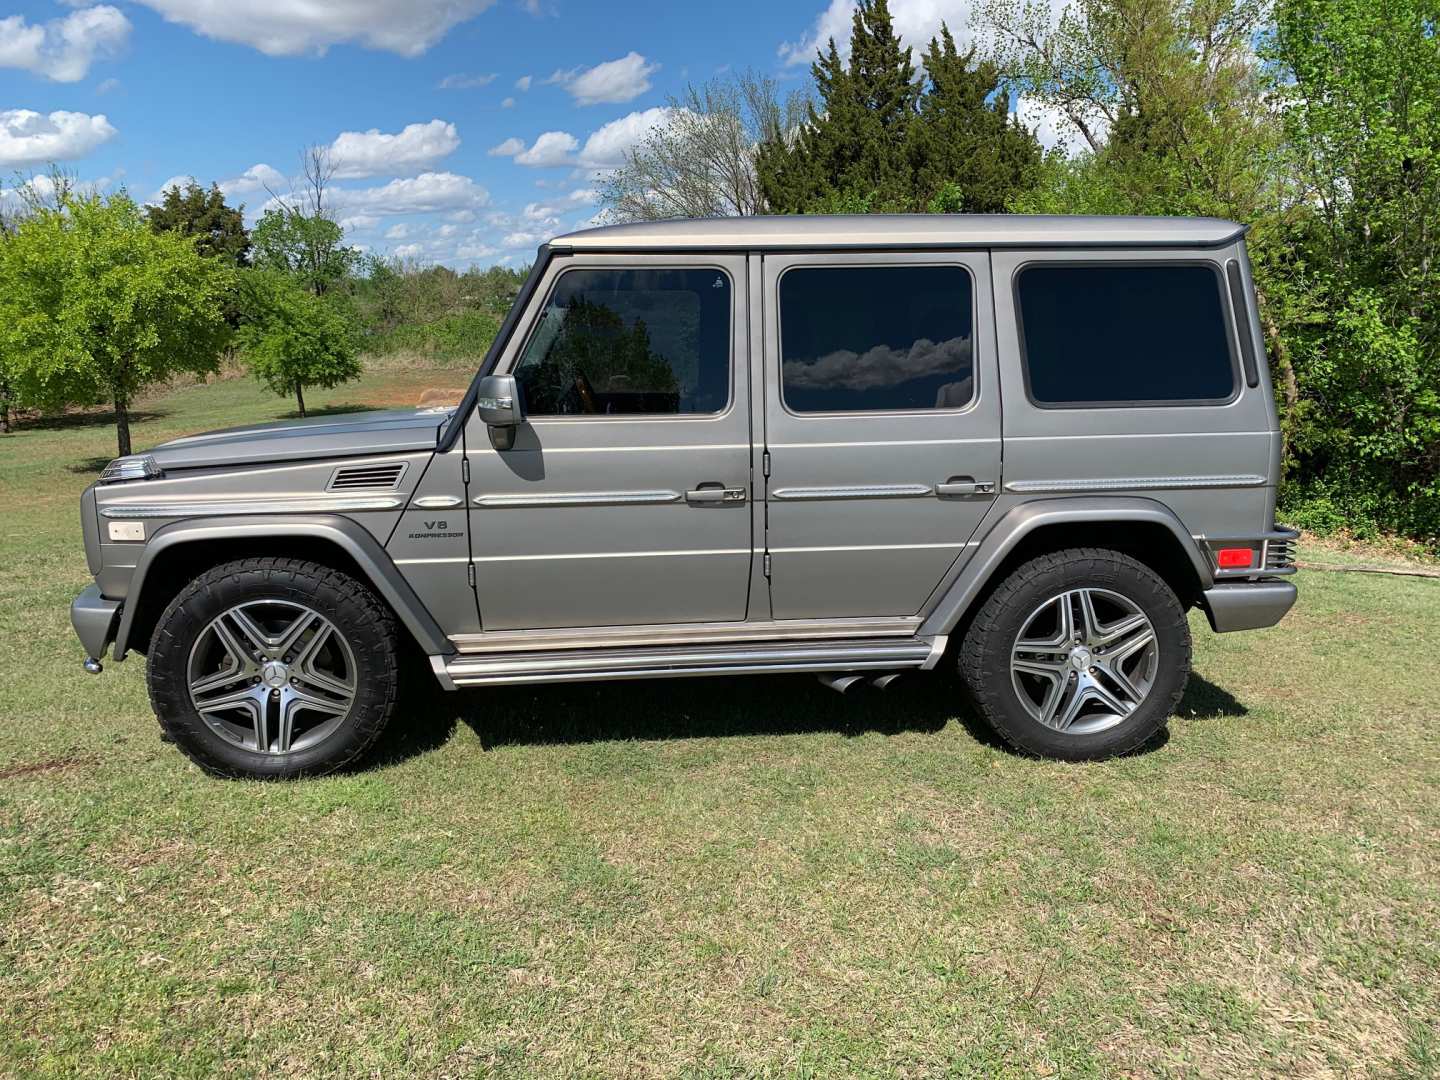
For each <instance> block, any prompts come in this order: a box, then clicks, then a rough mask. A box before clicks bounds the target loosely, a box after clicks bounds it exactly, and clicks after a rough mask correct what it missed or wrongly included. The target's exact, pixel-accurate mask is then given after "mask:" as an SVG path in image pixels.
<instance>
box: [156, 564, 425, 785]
mask: <svg viewBox="0 0 1440 1080" xmlns="http://www.w3.org/2000/svg"><path fill="white" fill-rule="evenodd" d="M257 600H278V601H289V602H291V603H298V604H302V605H304V606H305V607H307V608H310V609H311V610H312V611H315V612H316V613H318V614H320V615H322V616H323V617H325V618H326V619H329V620H330V622H331V623H332V624H333V625H334V627H335V628H336V629H337V630H338V631H339V632H340V633H341V634H342V635H344V637H345V639H346V641H347V642H348V644H349V646H350V649H351V652H352V653H353V655H354V659H355V667H356V672H355V676H356V684H357V688H356V692H355V698H354V701H353V703H352V705H351V707H350V710H349V712H348V713H347V714H346V715H345V717H344V719H343V720H342V721H341V723H340V725H339V726H338V727H337V728H336V729H335V731H334V732H333V734H331V735H329V736H328V737H327V738H325V739H324V741H322V742H320V743H319V744H318V745H315V746H310V747H306V748H302V749H300V750H296V751H294V752H293V753H285V754H279V753H268V754H267V753H258V752H256V751H253V750H250V749H248V748H246V747H243V746H238V745H236V744H234V743H232V742H230V741H228V740H226V739H224V738H222V737H221V736H220V735H218V734H216V733H215V732H214V731H212V730H211V729H210V727H209V726H208V725H207V724H206V723H205V721H204V720H203V719H202V718H201V716H200V714H199V713H198V712H197V711H196V710H195V707H194V705H193V703H192V702H191V698H190V691H189V682H188V677H187V668H188V665H189V658H190V651H191V648H192V647H193V645H194V643H195V641H196V638H197V636H198V635H200V634H201V633H202V631H203V630H204V629H205V627H207V626H208V625H209V624H210V622H211V621H212V620H213V619H215V618H216V617H218V616H219V615H220V614H221V613H222V612H224V611H226V610H228V609H230V608H232V607H234V606H236V605H237V604H242V603H248V602H251V601H257ZM398 664H399V645H398V637H397V632H396V625H395V618H394V616H393V615H392V614H391V612H390V609H389V608H388V607H386V606H385V604H384V603H382V602H381V601H380V600H379V599H378V598H377V597H376V596H375V594H374V593H373V592H371V591H370V589H369V588H368V587H367V586H366V585H365V584H363V583H362V582H359V581H357V580H355V579H354V578H353V577H351V576H350V575H348V574H344V573H342V572H340V571H339V570H334V569H331V568H330V567H327V566H322V565H320V564H319V563H314V562H307V561H304V560H301V559H285V558H251V559H240V560H237V561H235V562H228V563H224V564H223V565H220V566H217V567H214V568H213V569H211V570H207V571H206V572H205V573H203V574H201V575H200V576H199V577H197V578H196V579H195V580H194V581H192V582H190V583H189V584H188V585H186V586H185V587H184V588H183V589H181V590H180V593H179V595H177V596H176V597H175V599H174V600H172V601H171V602H170V605H169V606H168V607H167V608H166V609H165V611H164V613H163V614H162V615H161V616H160V619H159V621H158V622H157V623H156V624H155V631H154V633H153V635H152V636H151V639H150V649H149V667H148V682H149V689H150V704H151V707H152V708H153V709H154V710H155V715H156V717H157V718H158V719H159V721H160V726H161V729H162V730H163V731H164V733H165V734H166V735H167V736H169V738H170V739H171V740H173V741H174V743H175V744H176V745H177V746H178V747H179V748H180V749H181V750H182V751H183V752H184V753H185V755H186V756H187V757H189V758H190V760H191V761H193V762H195V764H197V765H199V766H200V767H201V768H202V769H204V770H205V771H206V772H207V773H209V774H210V775H212V776H218V777H223V778H240V777H250V778H254V779H264V780H279V779H291V778H296V777H302V776H320V775H323V774H325V773H331V772H335V771H336V770H338V769H343V768H346V767H347V766H350V765H352V764H354V763H355V762H356V761H357V760H359V759H360V758H361V757H362V756H363V755H364V754H365V753H366V751H368V750H369V749H370V748H371V747H372V746H373V745H374V744H375V741H376V740H377V739H378V738H379V737H380V735H381V733H382V732H383V731H384V729H385V725H386V724H387V723H388V722H389V720H390V716H391V714H392V713H393V712H394V709H395V703H396V700H397V697H398V686H399V670H398Z"/></svg>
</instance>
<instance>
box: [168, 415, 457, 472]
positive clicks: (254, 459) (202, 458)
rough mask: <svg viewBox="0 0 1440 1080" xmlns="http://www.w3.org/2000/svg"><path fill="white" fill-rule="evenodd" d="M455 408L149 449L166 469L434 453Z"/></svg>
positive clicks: (332, 420)
mask: <svg viewBox="0 0 1440 1080" xmlns="http://www.w3.org/2000/svg"><path fill="white" fill-rule="evenodd" d="M454 414H455V409H454V407H453V406H446V407H444V408H431V409H395V410H390V411H385V412H364V413H350V414H346V415H342V416H318V417H311V418H309V419H306V420H282V421H280V422H279V423H275V424H257V425H255V426H253V427H240V428H227V429H225V430H223V431H208V432H206V433H204V434H203V435H187V436H185V437H184V438H183V439H173V440H171V441H170V442H167V443H161V444H160V445H159V446H157V447H155V448H154V449H153V450H150V451H149V454H150V456H151V457H153V458H154V459H155V461H156V463H157V464H158V465H159V466H160V467H161V468H162V469H206V468H223V467H225V466H229V465H251V464H257V463H260V462H272V461H304V460H306V459H309V458H329V457H353V456H356V455H361V454H364V455H373V454H390V453H403V452H410V451H416V450H433V449H435V444H436V442H437V441H438V440H439V437H440V432H441V430H442V429H443V428H444V427H445V424H446V423H447V422H448V421H449V420H450V417H452V416H453V415H454Z"/></svg>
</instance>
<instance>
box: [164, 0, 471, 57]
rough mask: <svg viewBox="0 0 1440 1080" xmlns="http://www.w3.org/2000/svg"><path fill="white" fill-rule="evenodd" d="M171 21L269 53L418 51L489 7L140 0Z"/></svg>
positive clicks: (440, 0) (464, 0)
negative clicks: (352, 47)
mask: <svg viewBox="0 0 1440 1080" xmlns="http://www.w3.org/2000/svg"><path fill="white" fill-rule="evenodd" d="M139 2H140V3H143V4H144V5H145V6H146V7H150V8H153V9H155V10H156V11H158V12H159V13H160V14H161V15H163V16H164V17H165V18H166V19H168V20H169V21H170V22H175V23H181V24H183V25H185V26H188V27H190V28H191V29H192V30H194V31H196V32H197V33H200V34H204V35H205V36H206V37H211V38H216V39H218V40H220V41H233V42H238V43H239V44H241V45H250V46H253V47H254V48H256V49H259V50H260V51H261V52H263V53H266V54H268V55H270V56H298V55H302V54H304V53H316V54H319V53H323V52H324V51H325V50H326V49H327V48H329V47H330V46H331V45H338V44H340V43H341V42H358V43H359V44H361V45H366V46H368V47H370V48H372V49H386V50H388V51H390V52H394V53H399V54H400V55H401V56H419V55H420V54H421V53H423V52H424V51H425V50H426V49H428V48H430V46H432V45H434V44H435V43H436V42H437V41H439V40H440V39H441V38H443V37H444V36H445V35H446V34H447V33H448V32H449V31H450V29H451V28H452V27H454V26H457V25H458V24H460V23H462V22H465V21H466V20H468V19H471V18H474V17H475V16H476V15H478V14H480V13H481V12H482V11H484V10H485V9H487V8H489V7H492V6H493V5H494V4H495V0H409V2H407V3H404V4H396V3H392V2H390V0H325V2H324V3H318V2H315V0H311V2H308V3H296V2H295V0H247V2H246V3H234V2H231V3H224V2H221V0H139Z"/></svg>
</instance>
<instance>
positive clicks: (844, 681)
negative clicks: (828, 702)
mask: <svg viewBox="0 0 1440 1080" xmlns="http://www.w3.org/2000/svg"><path fill="white" fill-rule="evenodd" d="M815 677H816V678H817V679H819V680H820V681H821V682H822V683H824V684H825V685H826V686H828V687H829V688H830V689H831V690H834V691H835V692H836V693H840V694H843V693H845V691H846V690H849V689H850V687H852V686H854V685H855V684H856V683H857V682H860V681H861V680H862V679H864V678H865V676H864V675H855V674H852V673H849V672H844V671H818V672H816V673H815Z"/></svg>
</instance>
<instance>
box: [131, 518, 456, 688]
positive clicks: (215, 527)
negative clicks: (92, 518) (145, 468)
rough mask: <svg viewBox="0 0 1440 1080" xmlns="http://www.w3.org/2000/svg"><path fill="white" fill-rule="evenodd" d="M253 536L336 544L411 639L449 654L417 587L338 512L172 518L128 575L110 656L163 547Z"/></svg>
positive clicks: (429, 651)
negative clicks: (127, 588)
mask: <svg viewBox="0 0 1440 1080" xmlns="http://www.w3.org/2000/svg"><path fill="white" fill-rule="evenodd" d="M246 537H253V538H254V539H256V540H274V539H275V538H277V537H296V538H301V537H303V538H306V539H311V540H320V541H323V542H326V543H330V544H334V545H335V546H336V547H337V548H339V549H340V550H341V551H343V552H345V554H346V555H348V556H350V558H351V559H353V560H354V561H355V564H356V565H357V566H358V567H359V568H360V571H361V573H362V574H363V575H364V577H365V579H366V580H367V581H368V582H369V584H370V585H371V587H372V588H374V589H375V591H376V592H378V593H379V594H380V596H381V598H382V599H383V600H384V601H385V602H386V603H387V604H389V605H390V608H391V610H393V611H394V612H395V615H396V616H397V617H398V618H399V619H400V621H401V622H402V623H403V624H404V625H405V628H406V629H407V630H409V631H410V633H411V635H412V636H413V637H414V638H415V642H416V644H417V645H419V646H420V648H421V649H422V650H424V652H425V653H426V654H427V655H430V656H440V655H444V654H447V653H450V652H453V651H454V650H453V648H452V647H451V645H450V641H449V639H448V638H447V637H446V636H445V633H444V631H442V630H441V629H440V627H439V625H438V624H437V623H436V622H435V618H434V616H432V615H431V614H430V612H429V611H428V610H427V609H426V607H425V605H424V604H423V603H421V601H420V598H419V597H418V596H416V595H415V590H414V589H412V588H411V587H410V583H409V582H408V581H406V580H405V577H404V575H402V574H401V573H400V570H399V568H398V567H397V566H396V565H395V563H394V560H392V559H391V558H390V556H389V555H388V554H387V553H386V551H385V549H384V548H383V547H381V545H380V542H379V541H378V540H376V539H375V537H374V536H372V535H371V534H370V533H369V532H367V531H366V530H365V528H364V527H362V526H361V525H359V524H357V523H356V522H354V521H352V520H351V519H350V518H347V517H341V516H339V515H337V514H305V515H268V514H267V515H255V516H251V517H233V518H225V519H224V520H218V519H215V518H197V519H194V520H189V521H176V522H172V523H171V524H169V525H166V526H164V527H163V528H161V529H159V530H158V531H157V532H156V533H155V535H154V536H153V537H151V539H150V541H149V542H148V543H147V544H146V545H145V550H144V552H143V553H142V554H141V556H140V561H139V562H138V563H137V564H136V566H135V573H134V574H133V575H132V576H131V578H130V590H129V595H128V596H127V597H126V600H125V606H124V608H123V609H122V612H121V616H120V629H119V630H118V631H117V632H116V635H115V650H114V656H115V659H116V660H123V659H124V658H125V653H126V650H127V649H128V647H129V642H130V632H131V628H132V625H133V623H134V620H135V613H136V611H138V610H139V607H140V598H141V596H142V594H143V592H144V588H145V584H146V582H147V581H148V580H149V579H150V572H151V570H152V568H154V567H155V566H156V564H157V563H158V562H159V560H160V557H161V556H162V555H163V554H164V553H165V552H167V551H169V550H171V549H172V548H175V547H177V546H179V545H182V544H203V543H205V542H207V541H209V542H214V541H220V540H223V541H234V540H243V539H245V538H246Z"/></svg>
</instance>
